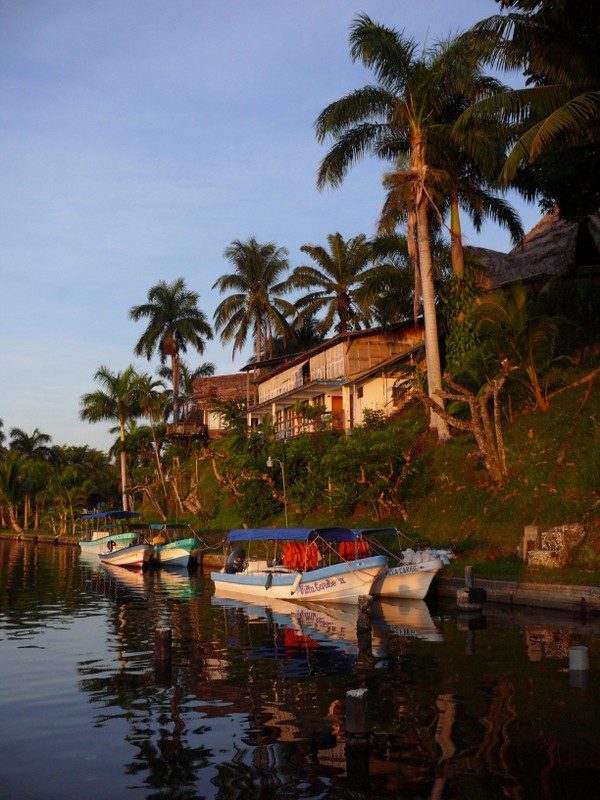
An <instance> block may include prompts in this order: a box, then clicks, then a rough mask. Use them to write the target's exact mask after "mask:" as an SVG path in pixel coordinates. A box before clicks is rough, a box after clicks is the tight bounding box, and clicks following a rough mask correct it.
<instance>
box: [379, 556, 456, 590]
mask: <svg viewBox="0 0 600 800" xmlns="http://www.w3.org/2000/svg"><path fill="white" fill-rule="evenodd" d="M442 566H443V564H442V560H441V559H440V558H431V559H429V561H424V562H422V563H420V564H399V565H398V566H395V567H390V568H389V569H386V570H385V572H383V573H382V574H381V575H379V576H378V577H377V578H376V579H375V580H374V581H373V585H372V587H371V594H372V595H373V596H374V597H389V598H394V597H395V598H398V599H400V600H423V599H424V598H425V597H426V595H427V592H428V591H429V587H430V586H431V583H432V581H433V579H434V578H435V576H436V575H437V573H438V572H439V571H440V570H441V569H442Z"/></svg>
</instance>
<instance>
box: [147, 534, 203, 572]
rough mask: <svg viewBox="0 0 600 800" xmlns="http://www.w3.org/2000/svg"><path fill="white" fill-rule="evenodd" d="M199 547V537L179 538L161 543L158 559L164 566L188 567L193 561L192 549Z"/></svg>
mask: <svg viewBox="0 0 600 800" xmlns="http://www.w3.org/2000/svg"><path fill="white" fill-rule="evenodd" d="M197 548H198V540H197V539H191V538H190V539H178V540H177V541H174V542H167V544H163V545H160V546H159V547H158V550H157V553H156V555H157V560H158V562H159V564H160V565H161V566H163V567H188V566H189V565H190V563H191V561H192V551H193V550H196V549H197Z"/></svg>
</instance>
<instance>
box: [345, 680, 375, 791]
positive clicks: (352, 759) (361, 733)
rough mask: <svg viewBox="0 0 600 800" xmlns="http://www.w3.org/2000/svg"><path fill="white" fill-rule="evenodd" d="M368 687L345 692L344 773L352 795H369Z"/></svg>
mask: <svg viewBox="0 0 600 800" xmlns="http://www.w3.org/2000/svg"><path fill="white" fill-rule="evenodd" d="M368 697H369V690H368V689H351V690H350V691H348V692H346V775H347V776H348V785H349V786H350V787H351V788H352V791H353V796H355V797H369V796H370V786H369V784H370V777H369V749H370V743H369V739H370V731H369V714H368Z"/></svg>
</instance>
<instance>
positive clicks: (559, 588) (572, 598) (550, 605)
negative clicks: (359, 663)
mask: <svg viewBox="0 0 600 800" xmlns="http://www.w3.org/2000/svg"><path fill="white" fill-rule="evenodd" d="M0 536H1V537H2V538H6V539H13V540H15V541H18V542H28V543H32V544H51V545H53V546H59V545H60V546H65V545H66V546H68V547H78V546H79V545H78V543H77V540H75V539H74V538H72V537H67V536H61V535H58V536H52V535H47V534H30V533H20V534H19V533H12V532H8V531H2V532H0ZM223 559H224V556H223V555H221V554H218V555H217V554H216V553H213V554H207V555H204V556H203V557H202V560H201V562H200V564H199V565H198V566H199V567H200V568H201V569H204V568H207V569H215V568H219V569H220V568H221V567H222V566H223ZM464 586H465V581H464V579H462V578H454V577H445V576H444V575H438V576H436V578H435V579H434V582H433V584H432V587H431V594H432V595H433V596H437V597H439V598H454V599H456V596H457V592H458V591H459V590H461V589H464ZM473 587H474V588H479V589H485V592H486V599H485V601H483V606H484V607H485V604H487V603H498V604H503V605H509V606H519V607H531V608H546V609H553V610H558V611H570V612H573V613H577V614H579V615H582V616H585V615H586V614H588V613H589V614H593V615H598V614H600V587H598V586H586V585H573V584H561V583H532V582H530V581H500V580H492V579H489V578H477V577H473Z"/></svg>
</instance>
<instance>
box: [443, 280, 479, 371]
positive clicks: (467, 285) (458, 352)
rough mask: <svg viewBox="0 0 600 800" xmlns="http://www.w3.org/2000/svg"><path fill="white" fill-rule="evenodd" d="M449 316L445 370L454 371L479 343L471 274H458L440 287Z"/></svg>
mask: <svg viewBox="0 0 600 800" xmlns="http://www.w3.org/2000/svg"><path fill="white" fill-rule="evenodd" d="M439 297H440V300H441V302H442V307H443V311H444V317H445V319H446V330H447V333H446V371H447V372H449V373H450V374H451V375H453V374H455V373H456V372H457V370H458V369H459V368H460V367H461V366H462V365H463V364H464V362H465V359H466V357H467V355H468V354H469V353H470V352H471V351H472V350H473V348H474V347H475V346H476V344H477V337H476V335H475V329H474V324H473V310H474V308H475V299H476V297H477V289H476V285H475V280H474V279H473V277H471V276H469V275H466V274H465V275H457V276H455V277H454V278H452V280H450V281H447V282H446V283H445V284H443V285H442V286H441V287H440V289H439Z"/></svg>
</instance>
